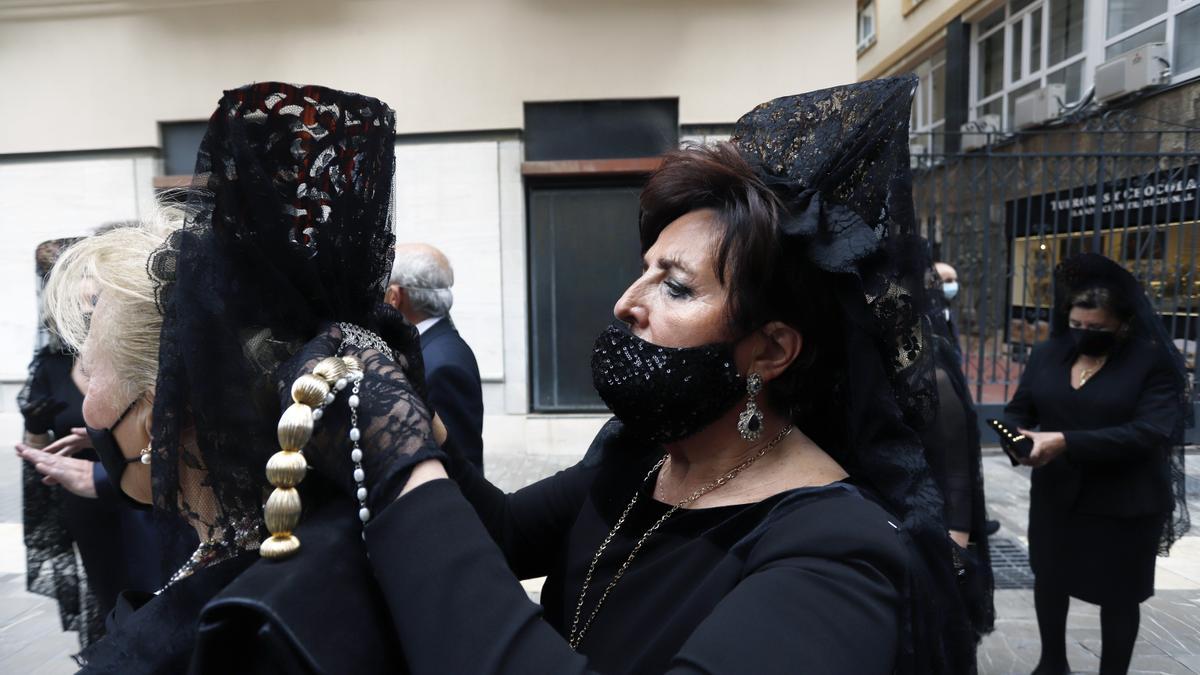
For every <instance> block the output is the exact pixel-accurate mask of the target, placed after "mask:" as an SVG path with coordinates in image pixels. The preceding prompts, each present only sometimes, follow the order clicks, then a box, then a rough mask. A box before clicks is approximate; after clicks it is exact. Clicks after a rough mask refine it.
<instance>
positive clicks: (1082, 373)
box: [1079, 358, 1108, 387]
mask: <svg viewBox="0 0 1200 675" xmlns="http://www.w3.org/2000/svg"><path fill="white" fill-rule="evenodd" d="M1106 361H1108V359H1107V358H1103V359H1100V361H1099V362H1098V363H1096V364H1095V365H1093V366H1092V367H1090V368H1080V369H1079V386H1081V387H1082V386H1083V385H1085V384H1087V381H1088V378H1089V377H1091V376H1092V375H1095V374H1096V371H1098V370H1100V369H1101V368H1103V367H1104V364H1105V362H1106Z"/></svg>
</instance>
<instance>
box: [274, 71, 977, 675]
mask: <svg viewBox="0 0 1200 675" xmlns="http://www.w3.org/2000/svg"><path fill="white" fill-rule="evenodd" d="M914 86H915V80H914V79H912V78H900V79H892V80H881V81H874V82H867V83H862V84H857V85H851V86H847V87H839V88H835V89H830V90H825V91H819V92H814V93H810V94H804V95H800V96H793V97H787V98H782V99H778V100H775V101H772V102H770V103H767V104H764V105H762V106H760V107H758V108H756V109H755V110H754V111H752V112H751V113H749V114H748V115H746V116H745V117H743V118H742V120H741V121H740V122H739V123H738V125H737V128H736V131H735V135H734V140H733V142H732V143H723V144H719V145H716V146H714V147H705V148H687V149H684V150H680V151H676V152H672V153H669V154H668V155H667V156H666V157H665V159H664V162H663V164H662V166H661V168H660V169H659V170H658V171H656V172H655V173H654V174H653V175H652V176H651V177H650V179H649V183H648V185H647V186H646V188H645V190H644V191H643V193H642V197H641V206H642V217H641V238H642V248H643V250H642V254H643V260H644V272H643V274H642V275H641V276H640V277H639V278H638V279H636V280H635V281H634V282H633V283H632V285H630V287H629V289H628V290H627V291H626V292H625V294H624V295H623V296H622V297H621V298H620V299H619V300H617V302H616V307H615V311H614V313H615V315H616V318H617V319H618V321H617V322H616V323H615V324H614V325H613V326H612V327H610V328H609V329H607V330H605V331H604V332H603V333H602V334H601V335H600V336H599V337H598V338H597V340H596V342H595V348H594V354H593V357H592V370H593V377H594V382H595V386H596V388H597V390H598V391H599V393H600V395H601V396H602V397H603V399H604V400H605V401H606V403H607V404H608V405H609V407H610V408H611V409H612V410H613V412H614V414H615V419H613V420H612V421H610V422H609V423H608V424H607V425H606V426H605V427H604V429H603V430H602V431H601V432H600V434H599V435H598V436H597V437H596V439H595V441H594V442H593V445H592V448H591V449H590V451H589V453H588V456H587V458H586V459H585V460H584V461H582V462H580V463H579V464H577V465H575V466H573V467H571V468H569V469H566V470H564V471H562V472H560V473H558V474H556V475H554V476H551V477H549V478H546V479H544V480H542V481H540V482H537V483H535V484H533V485H531V486H529V487H526V488H524V489H522V490H519V491H517V492H515V493H512V494H504V493H502V492H501V491H500V490H498V489H497V488H495V487H494V486H492V485H491V484H489V483H488V482H487V481H485V480H484V479H483V478H482V476H480V475H479V474H478V473H477V472H476V471H474V470H473V468H472V467H471V466H470V465H469V464H468V463H467V462H465V461H463V460H462V458H461V457H456V456H455V455H456V454H457V453H455V452H454V450H453V439H450V440H449V441H448V442H447V443H446V445H445V447H446V448H447V449H448V451H449V455H450V457H451V458H450V459H448V460H446V461H445V464H444V463H443V462H442V461H439V459H438V458H434V459H430V457H431V456H432V455H435V454H436V450H431V449H430V448H429V446H428V444H426V443H413V442H412V436H411V434H412V429H413V428H416V427H418V426H420V425H421V424H422V422H421V419H425V420H428V413H425V412H424V411H423V410H422V409H421V406H420V404H419V403H417V402H415V401H414V397H413V394H412V387H411V385H410V381H418V380H417V378H416V377H415V376H413V377H412V378H409V377H406V376H405V375H404V374H403V373H402V372H401V370H402V369H401V368H397V367H396V366H394V365H392V363H391V360H390V358H389V357H388V356H386V355H383V354H380V353H379V352H378V351H375V350H371V349H366V350H363V349H360V348H357V347H353V346H351V347H347V346H346V345H345V343H344V342H343V341H342V340H343V338H344V337H345V333H344V332H343V331H342V330H340V329H337V328H333V329H330V330H329V331H328V332H327V333H326V334H325V335H324V336H323V337H321V338H318V339H317V340H314V341H313V342H311V343H310V344H309V345H308V346H307V347H306V348H305V349H304V350H302V351H301V353H300V354H298V355H297V356H296V357H295V358H294V359H293V360H292V361H291V362H290V366H285V368H284V369H283V370H282V372H284V373H287V377H286V378H284V384H285V385H289V384H290V383H292V382H293V381H295V382H296V384H295V386H293V387H291V388H290V389H289V388H287V387H286V386H285V388H284V392H285V397H287V399H286V400H288V401H291V400H297V401H298V400H299V399H298V398H297V394H296V392H297V391H302V390H304V389H305V387H307V386H308V385H307V384H306V383H308V382H309V380H308V379H306V378H308V377H309V376H310V374H311V373H312V372H313V370H314V368H320V367H321V365H320V364H321V363H328V361H322V359H325V358H327V357H328V356H329V355H331V354H334V353H335V352H337V353H341V354H343V355H349V356H352V357H354V358H356V359H358V360H360V361H362V362H364V363H365V366H364V373H365V375H364V376H363V378H362V380H361V381H360V382H358V383H357V384H358V385H361V392H356V394H355V395H353V398H347V399H343V398H342V397H341V395H336V396H335V397H334V398H333V399H331V400H332V401H333V402H332V403H331V404H330V405H329V406H327V407H326V409H325V411H324V412H323V416H322V419H321V420H319V421H318V422H317V423H316V435H315V436H314V437H313V441H312V442H311V443H310V444H309V445H308V446H307V448H306V450H305V452H306V453H307V454H308V455H309V456H310V457H311V456H314V455H319V456H322V457H338V458H341V466H340V468H339V469H338V473H337V474H336V475H333V476H330V477H331V478H334V479H342V482H341V484H343V485H344V486H345V488H346V490H347V492H348V493H349V494H351V495H352V496H354V497H356V498H359V499H362V501H363V503H362V506H361V508H360V510H359V516H360V518H361V519H362V520H364V521H365V522H366V524H365V527H364V530H365V534H364V537H365V540H366V545H367V549H368V551H369V553H370V561H371V565H372V568H373V569H374V571H375V574H376V577H377V578H378V579H379V583H380V585H381V587H382V591H383V594H384V598H385V599H386V602H387V604H388V607H389V609H390V611H391V614H392V616H393V617H394V619H395V627H396V630H397V635H398V637H399V640H400V642H401V644H402V645H403V648H404V654H405V660H406V663H407V665H408V667H409V669H410V670H411V671H412V672H414V673H530V672H545V673H583V672H604V673H629V672H678V673H693V672H695V673H699V672H703V673H774V672H805V673H855V674H870V673H893V672H902V673H962V672H967V670H968V668H969V659H970V658H971V656H970V655H971V654H972V653H973V650H972V649H971V646H972V645H973V642H974V636H973V634H971V629H970V626H969V622H968V621H967V619H966V617H965V614H964V612H963V609H962V607H961V606H960V605H959V604H958V601H957V600H956V595H955V592H954V581H953V571H952V563H951V543H950V540H949V538H948V537H947V534H946V528H945V525H944V523H943V522H942V518H941V508H942V507H941V498H940V497H939V495H938V493H937V491H936V488H935V487H934V484H933V482H932V481H931V479H930V476H929V471H928V467H927V466H926V464H925V461H924V459H923V453H922V448H921V444H920V441H919V440H918V438H917V436H916V433H915V432H914V428H916V427H919V426H920V425H921V424H922V423H923V422H924V421H925V420H926V419H927V418H928V415H929V414H930V413H931V411H932V409H933V406H934V404H935V393H934V391H935V389H934V386H933V381H932V378H931V370H930V364H929V360H928V354H927V353H926V351H925V344H926V342H925V340H926V336H925V333H924V327H923V326H924V324H923V323H922V319H921V316H922V312H923V307H922V297H923V290H922V286H923V279H924V273H925V271H926V269H927V268H928V264H929V263H928V260H926V259H925V257H924V256H923V255H922V254H921V251H923V247H922V246H921V244H920V242H919V241H918V240H917V239H916V238H915V237H914V236H913V235H914V224H913V213H912V200H911V191H910V177H909V164H908V161H909V160H908V145H907V144H908V135H907V121H908V117H909V105H910V102H911V95H912V90H913V88H914ZM304 395H305V396H308V394H304ZM312 400H314V401H315V400H317V399H316V397H312ZM343 400H345V402H344V403H343ZM347 411H349V412H351V413H352V414H353V420H348V419H347V414H348V412H347ZM426 423H427V422H426ZM405 425H407V426H408V429H407V430H406V429H403V428H399V427H401V426H405ZM406 440H407V441H408V443H407V444H408V445H411V446H413V447H412V448H411V449H406V448H405V447H403V444H402V443H401V441H406ZM410 451H413V452H414V454H410ZM360 460H361V462H360ZM329 464H330V463H328V462H325V463H324V464H323V465H324V466H329ZM447 468H448V471H447ZM447 475H449V476H452V477H453V478H454V480H453V481H451V480H444V479H445V478H446V477H447ZM350 479H353V480H352V481H351V480H350ZM279 536H282V537H286V533H280V535H279ZM304 545H305V544H304V538H303V537H301V548H300V550H299V552H298V553H297V554H296V557H297V558H303V556H304V555H305V549H304ZM540 576H546V577H547V580H546V583H545V586H544V588H543V591H542V597H541V601H542V602H541V607H539V606H538V605H536V604H534V603H532V602H530V601H529V600H528V599H527V597H526V595H525V592H524V590H523V589H522V587H521V586H520V585H519V584H518V583H517V579H518V578H532V577H540ZM351 648H352V647H351Z"/></svg>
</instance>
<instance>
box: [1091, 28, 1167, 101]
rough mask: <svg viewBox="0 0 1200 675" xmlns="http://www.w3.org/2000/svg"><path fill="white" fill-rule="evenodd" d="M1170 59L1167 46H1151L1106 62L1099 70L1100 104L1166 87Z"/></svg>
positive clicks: (1097, 82) (1097, 74)
mask: <svg viewBox="0 0 1200 675" xmlns="http://www.w3.org/2000/svg"><path fill="white" fill-rule="evenodd" d="M1170 59H1171V52H1170V50H1169V49H1167V43H1165V42H1151V43H1150V44H1145V45H1142V46H1141V47H1138V48H1137V49H1133V50H1130V51H1127V52H1125V53H1124V54H1121V55H1120V56H1116V57H1113V58H1112V59H1111V60H1108V61H1105V62H1104V63H1102V64H1100V65H1099V66H1097V67H1096V100H1098V101H1101V102H1107V101H1111V100H1113V99H1118V98H1121V97H1122V96H1128V95H1129V94H1132V93H1134V92H1136V91H1140V90H1142V89H1145V88H1146V87H1153V86H1154V85H1157V84H1164V83H1166V81H1167V79H1168V78H1169V77H1170V76H1171V61H1170Z"/></svg>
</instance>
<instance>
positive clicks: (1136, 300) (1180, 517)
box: [1050, 253, 1195, 555]
mask: <svg viewBox="0 0 1200 675" xmlns="http://www.w3.org/2000/svg"><path fill="white" fill-rule="evenodd" d="M1090 288H1104V289H1106V290H1108V291H1109V293H1110V294H1111V297H1113V299H1114V300H1115V302H1116V303H1117V304H1118V305H1120V307H1121V309H1123V310H1124V312H1123V313H1126V314H1128V324H1127V326H1128V331H1129V332H1128V335H1127V337H1126V339H1124V340H1122V342H1121V343H1119V344H1120V346H1119V347H1118V349H1122V348H1125V347H1129V346H1130V345H1131V344H1133V343H1134V342H1135V341H1136V343H1137V344H1138V345H1139V346H1141V345H1145V346H1147V347H1148V348H1150V349H1154V350H1156V351H1158V352H1159V355H1160V358H1161V359H1162V360H1163V361H1165V362H1166V363H1169V364H1171V375H1172V377H1173V378H1174V379H1175V385H1176V397H1175V404H1176V405H1177V406H1178V407H1179V414H1178V415H1177V417H1176V419H1177V423H1176V425H1175V428H1174V429H1173V430H1172V433H1171V438H1170V441H1169V443H1168V446H1167V447H1166V448H1164V450H1165V453H1166V456H1167V464H1168V468H1169V471H1170V485H1171V497H1172V499H1173V502H1174V509H1173V510H1172V512H1171V517H1169V518H1167V521H1166V523H1165V524H1164V526H1163V532H1162V536H1161V538H1160V539H1159V545H1158V549H1159V555H1167V554H1168V553H1169V552H1170V550H1171V546H1172V545H1173V544H1174V543H1175V542H1176V541H1177V540H1178V539H1179V538H1180V537H1182V536H1183V535H1184V534H1186V533H1187V531H1188V529H1190V528H1191V517H1190V515H1189V514H1188V505H1187V476H1186V474H1185V473H1184V443H1185V438H1184V434H1185V432H1186V430H1187V429H1188V428H1189V427H1191V426H1192V425H1193V424H1194V423H1195V420H1194V408H1193V406H1192V401H1191V388H1190V386H1189V381H1188V375H1187V365H1186V364H1185V361H1184V358H1183V354H1181V353H1180V351H1179V348H1178V347H1176V346H1175V342H1174V341H1173V340H1172V339H1171V336H1170V334H1169V333H1168V332H1167V328H1166V325H1164V324H1163V321H1162V319H1160V318H1159V316H1158V312H1157V311H1156V310H1155V309H1154V304H1153V303H1152V302H1151V301H1150V298H1149V297H1148V296H1147V295H1146V292H1145V290H1144V289H1143V288H1142V285H1141V284H1140V283H1139V282H1138V280H1137V279H1136V278H1135V277H1134V276H1133V275H1132V274H1130V273H1129V271H1128V270H1126V269H1125V268H1124V267H1122V266H1121V265H1120V264H1118V263H1117V262H1115V261H1113V260H1111V259H1109V258H1107V257H1105V256H1103V255H1100V254H1098V253H1080V254H1078V255H1075V256H1072V257H1070V258H1067V259H1066V260H1064V261H1062V262H1061V263H1059V264H1058V266H1057V267H1056V268H1055V270H1054V312H1053V315H1052V317H1051V324H1050V334H1051V335H1052V336H1059V335H1065V334H1067V332H1068V330H1069V325H1068V315H1069V314H1070V312H1071V299H1072V298H1073V297H1074V296H1075V295H1076V294H1077V293H1080V292H1081V291H1085V290H1088V289H1090ZM1072 358H1073V357H1072Z"/></svg>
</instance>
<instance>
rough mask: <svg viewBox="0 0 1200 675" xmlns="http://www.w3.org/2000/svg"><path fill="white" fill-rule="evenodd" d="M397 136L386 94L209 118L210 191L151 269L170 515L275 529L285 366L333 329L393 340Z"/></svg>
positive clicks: (258, 87) (304, 94)
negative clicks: (386, 323)
mask: <svg viewBox="0 0 1200 675" xmlns="http://www.w3.org/2000/svg"><path fill="white" fill-rule="evenodd" d="M394 126H395V121H394V113H393V111H392V109H391V108H389V107H388V106H387V105H386V104H384V103H382V102H380V101H378V100H376V99H373V98H369V97H366V96H362V95H359V94H352V93H347V92H342V91H337V90H333V89H327V88H324V87H317V86H294V85H288V84H281V83H274V82H268V83H259V84H254V85H249V86H246V87H242V88H240V89H233V90H230V91H226V92H225V94H224V96H222V98H221V100H220V102H219V103H218V107H217V110H216V112H215V113H213V116H212V118H211V119H210V120H209V124H208V130H207V132H206V133H205V136H204V139H203V141H202V143H201V146H200V153H199V156H198V157H197V161H196V175H197V179H198V182H200V183H202V184H203V188H200V189H197V190H195V191H193V192H191V193H189V194H188V195H187V199H186V214H187V215H186V219H185V222H184V225H183V227H182V228H181V229H180V230H178V231H177V232H176V233H175V234H173V235H172V236H171V237H170V238H169V239H168V240H167V242H166V243H165V244H164V246H163V247H162V248H161V249H160V250H159V251H157V252H156V253H155V254H154V255H153V256H151V258H150V259H149V260H148V261H147V271H148V273H149V274H150V276H151V278H152V279H154V280H155V281H156V283H157V284H158V287H159V288H158V292H157V293H156V299H157V300H158V303H159V306H160V308H161V310H162V312H163V328H162V334H161V343H160V355H159V374H158V381H157V389H156V397H155V404H154V430H153V452H154V459H153V462H152V475H153V484H154V500H155V506H156V507H157V510H158V511H159V512H160V513H163V514H166V515H167V516H168V517H173V516H175V515H177V514H182V515H184V516H186V517H187V518H188V519H189V520H191V521H193V522H200V523H203V524H205V525H206V526H207V527H208V531H209V537H205V539H208V538H218V539H222V540H225V541H233V537H234V534H235V529H236V528H235V525H243V526H244V524H245V523H246V522H250V521H253V522H254V523H261V519H262V513H261V509H262V502H263V498H264V494H265V493H264V489H265V488H267V482H266V477H265V475H264V466H265V464H266V460H267V458H268V457H269V456H270V455H271V453H273V452H274V451H275V450H277V449H278V442H277V441H276V439H275V425H276V422H277V421H278V419H279V414H280V408H279V399H278V394H277V382H276V373H275V371H276V368H277V367H278V365H279V364H280V363H282V362H283V361H285V360H286V359H287V358H289V357H290V356H291V355H292V354H293V353H294V352H295V351H296V350H297V349H298V348H299V347H300V346H302V345H303V344H304V343H305V342H307V341H308V340H309V339H311V338H312V337H313V336H315V335H317V334H318V333H319V332H320V331H321V330H322V328H323V326H324V325H326V324H327V323H329V322H335V321H347V322H351V323H355V324H358V325H363V326H367V327H370V328H372V329H374V330H376V332H379V333H381V334H383V335H384V336H385V337H387V332H386V330H384V329H383V328H381V327H379V326H378V325H377V324H376V321H375V317H376V316H377V315H376V312H375V305H376V303H377V302H378V301H379V299H380V298H381V297H382V292H383V286H384V283H385V281H386V279H387V275H388V273H389V271H390V268H391V262H392V256H393V246H394V237H393V235H392V223H391V195H392V193H391V188H392V176H393V164H394V151H393V144H394V133H395V132H394ZM308 483H309V481H306V485H307V484H308ZM301 489H302V491H303V490H305V489H307V488H305V487H304V486H302V488H301ZM314 489H316V488H314Z"/></svg>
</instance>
